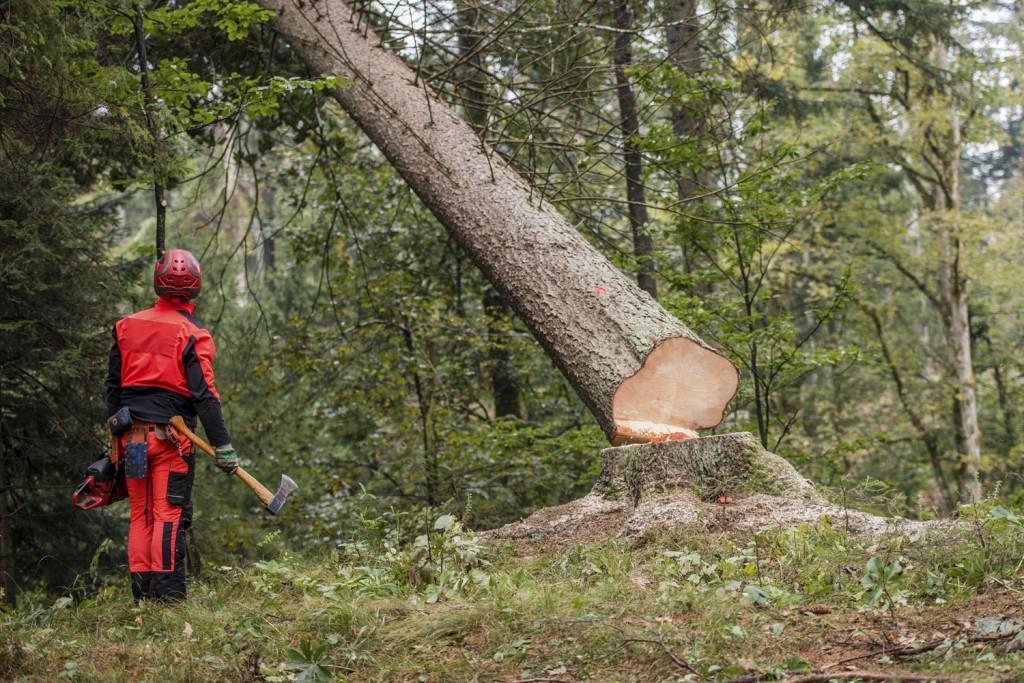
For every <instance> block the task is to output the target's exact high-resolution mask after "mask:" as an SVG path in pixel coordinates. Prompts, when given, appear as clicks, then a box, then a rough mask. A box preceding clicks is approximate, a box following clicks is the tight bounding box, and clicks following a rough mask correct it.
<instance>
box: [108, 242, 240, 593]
mask: <svg viewBox="0 0 1024 683" xmlns="http://www.w3.org/2000/svg"><path fill="white" fill-rule="evenodd" d="M202 282H203V277H202V272H201V271H200V269H199V262H198V261H197V260H196V258H195V257H194V256H193V255H192V254H191V253H189V252H187V251H185V250H184V249H171V250H169V251H166V252H164V254H163V255H162V256H161V257H160V260H159V261H157V263H156V267H155V269H154V273H153V288H154V289H155V290H156V293H157V295H158V296H159V297H160V298H159V299H157V302H156V304H155V305H154V306H153V307H152V308H148V309H146V310H144V311H140V312H139V313H135V314H134V315H130V316H128V317H126V318H122V319H121V320H120V321H118V323H117V325H116V326H115V327H114V344H113V346H111V347H110V364H109V368H108V373H107V382H106V399H107V410H108V412H109V414H110V415H111V416H113V415H115V414H116V413H118V412H119V411H122V410H123V409H125V408H127V409H128V410H129V411H130V412H131V418H130V420H131V421H130V424H131V427H130V428H129V429H128V431H127V432H126V433H125V434H123V435H122V436H121V437H120V439H121V443H120V445H121V450H122V455H121V458H122V463H123V467H124V469H125V476H126V481H127V485H128V505H129V509H130V519H131V521H130V523H129V527H128V569H129V571H130V572H131V584H132V595H133V596H135V599H136V600H140V599H143V598H153V599H158V600H181V599H184V597H185V567H184V559H185V544H184V532H185V529H187V528H188V526H189V525H190V524H191V521H192V480H193V477H194V476H195V470H194V468H195V453H194V449H193V447H192V444H191V443H189V442H188V441H187V440H182V441H177V440H175V438H174V435H173V434H170V433H169V432H168V430H167V422H168V420H170V418H171V417H173V416H174V415H181V416H182V417H183V418H184V419H185V422H186V423H188V425H189V426H190V427H191V428H192V429H195V423H196V418H197V417H198V418H199V419H200V420H202V422H203V427H204V428H205V429H206V435H207V438H208V440H209V441H210V442H211V443H213V445H214V446H215V447H216V449H217V467H219V468H220V469H221V470H223V471H224V472H227V473H228V474H232V473H234V471H235V470H236V469H237V468H238V456H237V455H236V454H235V450H234V449H233V448H232V447H231V437H230V436H229V435H228V430H227V428H226V427H225V425H224V415H223V413H222V412H221V404H220V395H219V394H218V393H217V387H216V384H215V383H214V380H213V355H214V352H215V350H216V349H215V347H214V343H213V337H211V336H210V333H209V332H207V331H206V329H205V328H204V327H203V326H202V324H201V323H200V322H199V321H197V320H196V319H195V318H193V317H192V314H193V313H194V312H195V308H196V307H195V304H193V303H192V300H193V299H195V298H196V297H197V296H198V295H199V290H200V287H201V286H202ZM122 415H123V414H122Z"/></svg>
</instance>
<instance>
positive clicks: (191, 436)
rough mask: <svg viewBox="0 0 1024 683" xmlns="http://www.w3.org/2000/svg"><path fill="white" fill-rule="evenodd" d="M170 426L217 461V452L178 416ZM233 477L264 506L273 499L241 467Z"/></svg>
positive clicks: (270, 493) (271, 495)
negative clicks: (249, 490)
mask: <svg viewBox="0 0 1024 683" xmlns="http://www.w3.org/2000/svg"><path fill="white" fill-rule="evenodd" d="M170 425H171V426H172V427H174V431H176V432H178V433H179V434H182V435H184V436H186V437H188V440H189V441H191V442H192V443H194V444H195V445H196V446H198V447H199V450H201V451H205V452H206V454H207V455H209V456H210V457H211V458H213V459H214V460H216V459H217V451H216V450H215V449H214V447H213V446H211V445H210V444H208V443H206V442H205V441H203V440H202V439H200V438H199V437H198V436H196V433H195V432H193V431H192V430H191V429H189V428H188V425H186V424H185V421H184V420H183V419H181V416H180V415H175V416H174V417H172V418H171V420H170ZM235 476H236V477H238V478H239V479H241V480H242V481H244V482H245V484H246V486H248V487H249V488H251V489H252V492H253V493H255V494H256V496H257V497H258V498H259V499H260V501H261V502H262V503H263V504H264V505H270V501H271V500H273V499H274V494H273V493H272V492H271V491H270V489H268V488H267V487H266V486H264V485H263V484H261V483H259V482H258V481H256V477H254V476H252V475H251V474H249V473H248V472H246V471H245V470H243V469H242V468H241V467H239V468H238V469H236V470H235Z"/></svg>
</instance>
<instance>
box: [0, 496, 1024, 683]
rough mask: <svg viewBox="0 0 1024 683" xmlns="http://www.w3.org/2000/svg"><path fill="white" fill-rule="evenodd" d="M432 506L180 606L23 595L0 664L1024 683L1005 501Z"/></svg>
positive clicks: (67, 672)
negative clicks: (925, 528) (395, 537)
mask: <svg viewBox="0 0 1024 683" xmlns="http://www.w3.org/2000/svg"><path fill="white" fill-rule="evenodd" d="M1003 512H1005V511H1003ZM446 517H447V516H446ZM438 522H439V523H438V524H437V525H435V530H434V531H432V532H431V533H429V534H426V535H424V536H422V537H421V538H420V539H418V540H417V542H416V543H414V544H412V545H411V546H408V547H404V548H397V547H393V546H388V545H386V544H385V545H383V546H374V547H370V546H368V545H352V546H347V547H344V548H340V549H335V550H332V551H331V552H328V553H324V554H321V555H320V556H318V557H303V556H300V555H297V554H291V553H281V554H280V555H278V556H277V557H276V558H274V559H270V560H266V561H263V562H258V563H254V564H253V565H251V566H247V567H207V569H206V571H205V573H204V575H203V576H202V578H201V579H200V580H198V581H195V582H194V583H193V585H192V586H191V589H190V590H191V594H190V597H189V599H188V601H187V602H185V603H184V604H180V605H175V606H164V605H156V604H142V605H140V606H138V607H135V606H132V605H131V603H130V599H129V595H128V591H127V587H126V586H125V585H123V584H124V583H126V582H122V581H118V582H117V583H115V584H112V585H110V586H107V587H105V588H103V589H101V590H100V591H98V592H97V593H96V594H95V595H94V596H93V597H91V598H89V599H85V600H81V601H79V602H77V603H74V602H72V601H71V600H70V599H60V598H58V599H56V600H54V599H53V597H52V596H51V597H49V598H45V599H44V598H43V597H41V596H39V597H37V598H36V599H35V600H26V601H24V603H25V604H23V606H22V607H20V608H19V609H18V610H16V611H11V612H7V613H4V614H2V615H0V617H2V625H0V677H6V678H9V679H11V680H19V681H52V680H62V679H66V680H72V681H96V680H104V681H107V680H109V681H121V680H125V681H128V680H132V681H138V680H154V681H156V680H158V681H209V680H233V681H287V680H302V681H314V680H353V681H377V680H382V681H421V680H422V681H451V680H480V681H485V680H507V681H517V680H531V679H532V680H535V681H540V680H549V681H577V680H599V681H654V680H666V681H669V680H718V681H728V680H733V679H736V678H739V677H747V679H748V680H749V679H750V678H751V677H758V676H760V677H761V680H778V679H783V678H785V676H786V675H790V676H792V675H795V674H797V673H798V672H805V671H811V670H819V669H821V668H822V667H826V669H825V670H826V671H827V672H831V673H833V674H844V675H846V678H844V679H843V680H852V679H850V678H849V671H848V670H847V669H848V667H855V668H857V669H858V670H868V671H871V672H873V673H884V674H887V675H890V676H894V677H896V676H898V675H900V674H907V673H911V672H913V673H916V674H925V675H934V676H936V677H952V678H954V679H955V680H963V681H1012V680H1024V676H1022V675H1021V672H1024V633H1020V631H1021V629H1024V567H1022V564H1024V533H1022V529H1021V526H1020V519H1019V517H1017V516H1015V515H1013V514H1012V513H1010V514H1009V517H1007V515H1005V514H1003V513H1002V512H998V511H996V512H992V511H989V510H985V511H983V512H978V513H977V515H976V518H975V521H974V522H973V523H969V524H968V525H967V528H966V530H964V531H959V532H955V533H954V534H953V535H946V536H944V537H934V538H925V539H918V540H916V541H910V540H908V539H906V538H903V537H900V536H896V535H890V536H886V537H882V538H875V539H870V538H856V537H849V536H847V535H846V534H845V533H844V532H843V531H842V530H841V529H838V528H833V527H832V526H831V525H830V524H829V523H828V522H827V520H826V521H822V522H820V523H818V524H817V525H808V526H803V527H799V528H795V529H789V530H775V531H766V532H763V533H760V534H757V535H753V536H751V535H747V536H735V535H733V536H725V535H708V534H696V533H693V532H685V531H679V532H676V533H672V534H659V535H651V536H648V537H645V538H642V539H638V540H634V541H632V542H628V543H627V542H618V543H606V544H602V545H599V546H595V547H590V548H585V547H580V546H576V547H570V548H562V549H552V550H551V551H550V552H546V553H544V554H541V555H537V556H534V557H521V556H517V554H516V552H515V549H513V548H510V547H504V548H490V547H484V546H482V545H480V544H479V543H477V542H476V540H475V539H474V538H473V537H472V535H471V534H467V533H464V532H463V531H462V530H461V529H460V528H459V525H458V524H457V523H455V522H454V521H453V520H452V519H450V518H447V519H445V518H442V519H441V520H439V521H438ZM915 649H919V650H921V651H920V652H919V653H916V654H915V653H914V652H913V650H915ZM843 660H851V661H849V662H848V663H847V664H837V663H839V662H842V661H843ZM827 667H831V668H827ZM821 680H825V679H824V678H823V679H821ZM893 680H897V678H893Z"/></svg>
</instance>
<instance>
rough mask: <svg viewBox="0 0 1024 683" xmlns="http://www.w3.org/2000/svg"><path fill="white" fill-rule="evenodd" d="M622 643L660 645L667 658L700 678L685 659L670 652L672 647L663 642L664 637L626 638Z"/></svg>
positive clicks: (697, 672)
mask: <svg viewBox="0 0 1024 683" xmlns="http://www.w3.org/2000/svg"><path fill="white" fill-rule="evenodd" d="M622 643H623V645H625V644H627V643H654V644H655V645H660V646H661V649H662V651H664V653H665V654H666V655H668V658H669V659H671V660H672V663H673V664H675V665H676V666H678V667H679V668H680V669H682V670H683V671H688V672H690V673H692V674H693V675H694V676H696V677H697V678H698V679H699V678H701V674H700V672H699V671H697V670H696V669H694V668H693V667H692V666H690V665H689V663H688V662H687V661H686V660H685V659H683V658H682V657H680V656H679V655H677V654H676V653H675V652H672V649H671V648H669V646H668V645H667V644H666V643H665V639H664V638H658V639H657V640H655V639H654V638H626V639H625V640H623V641H622Z"/></svg>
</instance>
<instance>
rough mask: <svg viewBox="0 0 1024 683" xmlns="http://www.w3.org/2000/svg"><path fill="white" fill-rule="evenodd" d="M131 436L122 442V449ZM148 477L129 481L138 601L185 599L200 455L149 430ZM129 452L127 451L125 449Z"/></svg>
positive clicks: (132, 559) (130, 558)
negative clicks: (188, 540) (186, 538)
mask: <svg viewBox="0 0 1024 683" xmlns="http://www.w3.org/2000/svg"><path fill="white" fill-rule="evenodd" d="M127 439H128V436H127V435H126V436H124V437H122V445H124V442H125V441H127ZM146 450H147V454H146V455H147V461H148V464H147V471H146V476H145V477H144V478H141V479H128V480H127V481H126V483H127V484H128V507H129V510H130V522H129V525H128V571H129V572H131V580H132V594H133V595H134V596H135V599H136V600H140V599H143V598H152V599H157V600H182V599H184V598H185V541H184V536H185V529H187V528H188V527H189V526H190V525H191V523H192V481H193V478H194V476H195V469H194V465H195V455H194V454H193V452H192V445H191V444H190V443H188V442H187V441H186V442H184V443H182V444H181V445H180V448H179V444H178V443H176V442H175V441H173V440H171V438H170V437H169V436H168V435H167V433H166V431H165V430H164V428H163V427H158V426H156V425H146ZM122 452H123V449H122Z"/></svg>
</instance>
